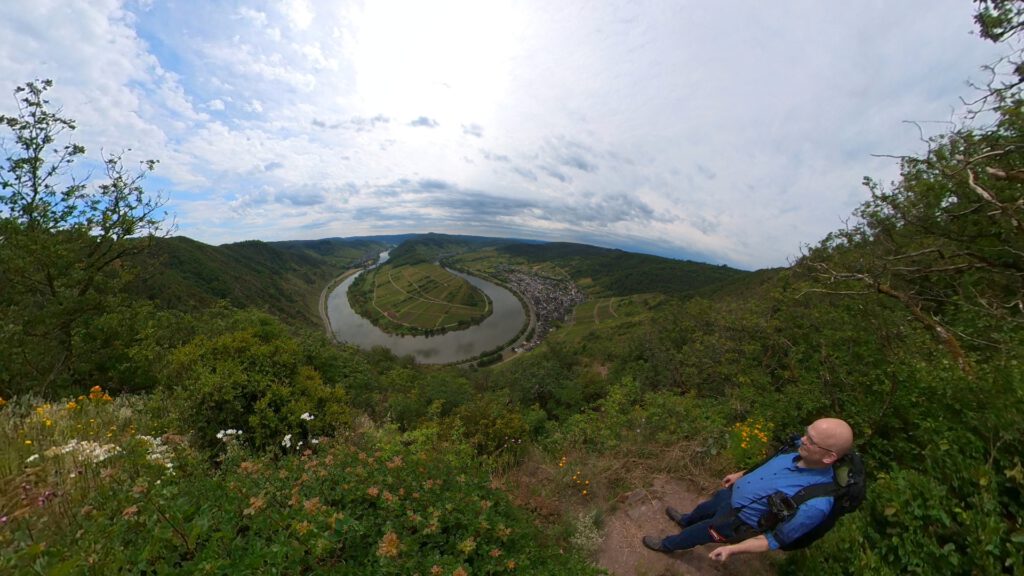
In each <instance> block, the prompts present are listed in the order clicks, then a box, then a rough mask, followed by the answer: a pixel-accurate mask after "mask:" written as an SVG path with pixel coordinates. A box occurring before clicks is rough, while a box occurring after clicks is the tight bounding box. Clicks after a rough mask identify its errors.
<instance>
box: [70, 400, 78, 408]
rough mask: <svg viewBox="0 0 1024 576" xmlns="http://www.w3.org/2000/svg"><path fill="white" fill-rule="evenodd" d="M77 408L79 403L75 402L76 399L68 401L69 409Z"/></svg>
mask: <svg viewBox="0 0 1024 576" xmlns="http://www.w3.org/2000/svg"><path fill="white" fill-rule="evenodd" d="M76 408H78V403H77V402H75V401H74V400H72V401H70V402H68V405H67V409H68V410H74V409H76Z"/></svg>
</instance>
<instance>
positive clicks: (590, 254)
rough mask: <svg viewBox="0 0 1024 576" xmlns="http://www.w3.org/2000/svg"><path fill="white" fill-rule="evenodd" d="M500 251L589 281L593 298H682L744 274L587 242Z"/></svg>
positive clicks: (517, 246) (516, 246) (513, 246)
mask: <svg viewBox="0 0 1024 576" xmlns="http://www.w3.org/2000/svg"><path fill="white" fill-rule="evenodd" d="M499 251H501V252H504V253H505V254H508V255H509V256H513V257H518V258H523V259H525V260H527V261H529V262H536V263H540V262H550V263H552V264H555V265H557V266H559V267H561V268H562V269H563V270H565V271H566V272H567V273H568V274H569V275H570V276H571V277H572V278H573V280H576V281H581V280H585V279H589V282H588V283H590V282H592V284H593V285H592V287H591V288H590V290H591V291H592V292H593V293H594V294H595V295H602V296H625V295H628V294H639V293H644V292H658V293H661V294H667V295H682V294H687V293H692V292H694V291H697V290H701V289H708V288H710V287H714V286H718V285H723V284H726V283H728V282H731V281H734V280H738V279H740V278H743V277H744V276H746V275H747V274H748V272H744V271H742V270H737V269H735V268H730V267H728V266H725V265H721V266H715V265H712V264H704V263H701V262H693V261H690V260H673V259H671V258H663V257H661V256H651V255H649V254H636V253H632V252H625V251H623V250H617V249H610V248H598V247H596V246H588V245H586V244H574V243H570V242H551V243H548V244H508V245H505V246H503V247H501V248H500V249H499Z"/></svg>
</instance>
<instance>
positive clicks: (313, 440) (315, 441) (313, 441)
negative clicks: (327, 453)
mask: <svg viewBox="0 0 1024 576" xmlns="http://www.w3.org/2000/svg"><path fill="white" fill-rule="evenodd" d="M309 443H310V444H319V443H320V439H319V438H312V439H310V441H309Z"/></svg>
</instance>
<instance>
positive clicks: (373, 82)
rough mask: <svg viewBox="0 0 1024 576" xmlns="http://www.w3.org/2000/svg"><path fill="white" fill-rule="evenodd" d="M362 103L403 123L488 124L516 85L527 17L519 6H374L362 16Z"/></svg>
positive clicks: (460, 0)
mask: <svg viewBox="0 0 1024 576" xmlns="http://www.w3.org/2000/svg"><path fill="white" fill-rule="evenodd" d="M357 22H358V23H357V25H356V30H355V38H354V40H355V46H354V50H353V54H352V56H353V60H354V66H355V70H356V78H357V90H358V93H359V97H360V100H361V104H362V105H364V106H365V107H367V108H368V109H369V108H372V109H376V110H380V111H382V112H383V113H384V114H387V115H392V116H395V117H398V118H415V117H418V116H421V115H426V116H429V117H431V118H433V119H436V120H438V121H440V122H442V123H443V124H448V125H449V126H458V125H459V124H460V123H473V122H479V123H486V122H487V120H488V119H489V118H490V117H491V115H492V114H493V111H494V109H495V107H496V106H498V104H499V101H500V99H501V97H502V94H503V93H504V92H505V90H506V87H507V84H508V82H509V75H510V73H511V67H512V63H513V59H514V56H515V54H516V51H517V49H518V43H519V40H520V37H521V31H522V24H523V18H522V15H521V13H520V12H519V11H518V10H517V8H516V7H515V6H514V5H513V4H512V3H511V2H474V1H466V0H450V1H446V2H417V1H403V0H393V1H385V2H374V3H371V4H369V5H367V6H366V8H365V10H364V11H363V13H362V14H361V15H360V16H359V17H358V20H357Z"/></svg>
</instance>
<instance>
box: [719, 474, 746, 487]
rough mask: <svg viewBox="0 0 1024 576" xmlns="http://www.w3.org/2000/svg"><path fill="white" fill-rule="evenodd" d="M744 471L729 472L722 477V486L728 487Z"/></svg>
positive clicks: (740, 476)
mask: <svg viewBox="0 0 1024 576" xmlns="http://www.w3.org/2000/svg"><path fill="white" fill-rule="evenodd" d="M746 473H747V472H746V470H741V471H739V472H733V473H732V474H729V475H728V476H726V477H725V478H722V488H728V487H729V486H732V485H733V484H735V483H736V481H737V480H739V479H740V478H742V477H743V475H744V474H746Z"/></svg>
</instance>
